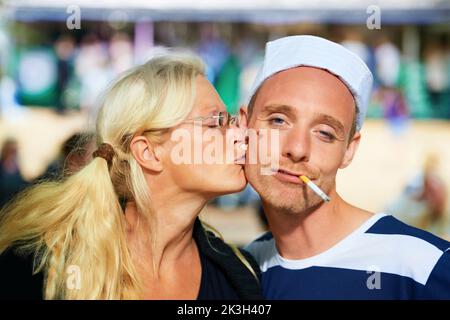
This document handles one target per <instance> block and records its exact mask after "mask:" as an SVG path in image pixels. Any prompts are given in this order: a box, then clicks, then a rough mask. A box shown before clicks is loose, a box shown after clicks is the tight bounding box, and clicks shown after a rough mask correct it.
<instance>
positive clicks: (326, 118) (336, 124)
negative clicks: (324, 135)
mask: <svg viewBox="0 0 450 320" xmlns="http://www.w3.org/2000/svg"><path fill="white" fill-rule="evenodd" d="M315 119H316V121H317V122H323V123H326V124H329V125H331V126H332V127H333V128H334V129H335V130H336V131H337V133H338V134H339V135H344V132H345V131H344V125H343V124H342V123H341V122H340V121H339V120H338V119H336V118H335V117H333V116H330V115H328V114H324V113H316V115H315Z"/></svg>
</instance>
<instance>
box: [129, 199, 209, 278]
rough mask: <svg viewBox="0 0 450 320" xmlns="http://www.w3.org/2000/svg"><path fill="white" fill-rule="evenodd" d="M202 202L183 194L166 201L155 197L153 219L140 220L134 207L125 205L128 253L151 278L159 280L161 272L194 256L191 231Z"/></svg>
mask: <svg viewBox="0 0 450 320" xmlns="http://www.w3.org/2000/svg"><path fill="white" fill-rule="evenodd" d="M206 202H207V201H206V200H205V199H202V198H201V197H193V196H192V195H187V194H183V193H179V194H177V195H173V196H170V197H168V196H166V197H164V194H159V195H158V197H155V198H154V197H152V207H153V208H154V214H155V217H154V219H151V217H147V219H144V217H142V216H140V214H139V212H138V210H137V207H136V204H135V203H133V202H129V203H127V205H126V207H125V219H126V221H127V237H128V241H129V247H130V250H131V252H132V255H134V256H135V258H136V259H137V260H138V264H141V265H142V266H145V269H146V270H147V271H149V274H151V275H152V277H155V278H159V277H160V276H161V270H172V269H173V268H174V266H175V265H176V264H177V263H179V262H180V261H183V260H184V259H187V260H189V259H192V258H193V256H195V255H198V252H197V248H196V244H195V241H194V239H193V229H194V223H195V219H196V218H197V216H198V215H199V213H200V211H201V210H202V209H203V207H204V206H205V205H206ZM150 270H151V272H150Z"/></svg>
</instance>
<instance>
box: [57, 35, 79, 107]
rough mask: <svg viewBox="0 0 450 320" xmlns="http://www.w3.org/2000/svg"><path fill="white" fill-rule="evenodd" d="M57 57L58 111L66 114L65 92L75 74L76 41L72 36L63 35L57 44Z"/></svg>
mask: <svg viewBox="0 0 450 320" xmlns="http://www.w3.org/2000/svg"><path fill="white" fill-rule="evenodd" d="M55 52H56V56H57V81H56V111H57V112H58V113H60V114H64V113H65V111H66V109H67V104H66V101H65V91H66V89H67V86H68V84H69V80H70V77H71V75H72V73H73V70H72V69H73V64H74V54H75V40H74V39H73V37H72V36H71V35H62V36H60V37H59V38H58V39H57V40H56V42H55Z"/></svg>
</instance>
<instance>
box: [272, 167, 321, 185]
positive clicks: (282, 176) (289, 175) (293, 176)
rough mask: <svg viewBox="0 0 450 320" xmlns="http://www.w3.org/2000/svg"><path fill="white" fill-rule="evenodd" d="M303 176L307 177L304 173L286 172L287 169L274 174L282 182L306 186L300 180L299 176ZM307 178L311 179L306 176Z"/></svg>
mask: <svg viewBox="0 0 450 320" xmlns="http://www.w3.org/2000/svg"><path fill="white" fill-rule="evenodd" d="M301 175H306V174H304V173H302V172H293V171H289V170H286V169H279V170H278V171H276V173H275V174H274V177H275V178H277V179H278V180H280V181H284V182H291V183H296V184H302V185H304V183H303V181H302V180H300V178H299V176H301ZM306 176H307V177H308V178H309V176H308V175H306ZM310 179H311V178H310ZM311 180H313V179H311Z"/></svg>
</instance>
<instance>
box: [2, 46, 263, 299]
mask: <svg viewBox="0 0 450 320" xmlns="http://www.w3.org/2000/svg"><path fill="white" fill-rule="evenodd" d="M224 112H225V108H224V105H223V103H222V101H221V100H220V98H219V96H218V94H217V93H216V91H215V90H214V88H213V87H212V86H211V84H210V83H209V82H208V81H207V80H206V78H205V76H204V68H203V65H202V63H201V62H200V61H199V60H198V59H197V58H195V57H193V56H188V55H180V54H173V53H172V54H167V55H165V56H161V57H155V58H153V59H152V60H150V61H149V62H147V63H146V64H144V65H142V66H139V67H137V68H135V69H133V70H132V71H131V72H128V73H127V74H125V75H124V76H122V77H121V78H120V79H119V80H118V81H117V82H115V83H114V84H113V85H112V86H111V88H110V89H109V90H108V91H107V93H106V95H105V96H104V99H103V104H102V107H101V109H100V112H99V115H98V117H97V123H96V129H97V141H98V145H99V148H98V149H97V151H95V152H94V154H93V156H94V158H93V159H92V161H91V162H90V163H88V164H87V165H86V166H85V167H84V168H83V169H81V170H80V171H78V172H77V173H75V174H73V175H71V176H70V177H68V178H66V179H65V180H64V181H62V182H47V183H43V184H40V185H38V186H36V187H34V188H33V189H30V190H27V191H26V192H25V193H23V194H21V195H20V196H19V197H18V198H17V199H16V200H15V201H14V202H13V203H11V204H9V205H8V206H7V207H6V208H4V209H3V211H4V212H3V214H2V216H3V219H2V220H1V221H0V253H3V254H2V256H3V258H2V259H3V261H1V262H0V268H1V269H3V270H0V274H1V276H0V277H2V279H0V288H1V289H0V290H1V291H3V292H2V294H3V295H6V296H7V297H8V295H11V294H12V292H14V293H15V294H16V295H17V296H23V295H27V292H32V294H31V295H32V296H31V297H36V295H37V296H42V297H44V298H46V299H55V298H56V299H238V298H241V299H259V298H260V297H261V296H260V291H259V290H260V289H259V281H258V277H259V270H258V267H257V265H256V263H254V261H253V260H252V258H251V257H250V256H249V255H248V254H247V253H245V252H241V251H239V250H238V249H236V248H234V247H232V246H229V245H226V244H225V243H224V242H223V241H222V240H221V239H219V238H218V237H216V236H215V235H214V234H213V233H212V232H210V231H206V229H205V227H204V225H203V224H202V223H201V222H200V220H199V219H198V215H199V213H200V211H201V210H202V208H203V207H204V206H205V205H206V203H207V202H208V201H209V200H211V199H212V198H214V197H216V196H219V195H223V194H227V193H232V192H237V191H240V190H242V189H243V188H244V187H245V185H246V180H245V177H244V172H243V167H242V166H241V165H239V164H236V163H234V162H233V161H231V162H230V163H225V164H202V163H198V162H197V163H196V164H189V163H181V164H180V163H176V161H174V158H176V154H177V152H175V151H179V150H180V143H179V142H177V141H174V139H173V137H175V136H176V135H177V134H179V133H188V134H189V135H187V136H188V137H190V139H191V140H190V141H189V142H192V144H191V146H194V145H196V144H197V146H198V143H199V141H198V139H197V140H194V137H195V135H194V133H195V132H196V130H199V129H209V130H213V131H214V132H215V133H218V134H220V136H221V137H225V135H226V129H227V127H235V123H234V120H236V119H235V118H233V117H231V116H229V115H227V114H226V113H224ZM236 136H237V137H238V136H239V135H236ZM184 142H186V141H184ZM233 142H234V144H233V145H232V146H233V148H237V149H238V150H239V148H238V146H239V143H241V142H242V141H241V140H240V139H238V138H236V139H235V140H234V141H233ZM200 143H201V144H200V149H201V151H202V150H206V148H208V145H210V142H208V143H207V142H202V141H200ZM194 149H195V148H194ZM190 151H191V148H190V147H188V148H185V149H182V153H186V154H189V153H190ZM195 151H196V150H194V152H195ZM197 151H198V150H197ZM241 152H242V151H241ZM240 157H242V153H241V154H239V155H238V156H237V158H240ZM23 256H25V258H23ZM30 256H31V257H32V258H34V259H32V260H33V261H34V271H35V272H37V274H36V275H35V276H33V277H31V279H26V278H24V277H26V276H28V274H27V269H26V268H25V267H24V264H23V263H21V261H22V260H21V259H26V257H30ZM28 259H29V258H28ZM29 260H30V259H29ZM12 261H14V263H13V262H12ZM8 268H9V269H8ZM12 268H14V271H16V272H15V273H14V274H17V273H18V272H20V271H21V270H23V272H24V275H20V276H17V277H12V276H11V274H9V275H7V274H8V271H9V270H10V269H12ZM28 272H30V273H31V271H30V270H28ZM5 283H6V284H5ZM23 287H25V288H29V289H30V291H26V290H25V289H21V288H23ZM40 290H42V294H41V291H40ZM28 297H29V296H28Z"/></svg>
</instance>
